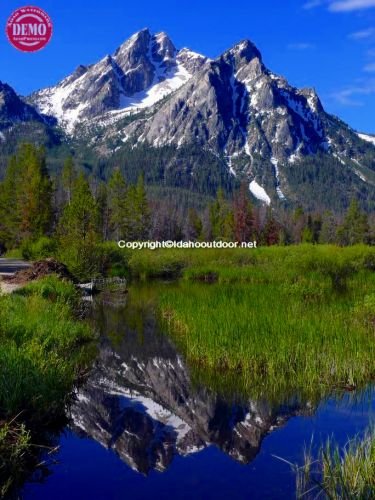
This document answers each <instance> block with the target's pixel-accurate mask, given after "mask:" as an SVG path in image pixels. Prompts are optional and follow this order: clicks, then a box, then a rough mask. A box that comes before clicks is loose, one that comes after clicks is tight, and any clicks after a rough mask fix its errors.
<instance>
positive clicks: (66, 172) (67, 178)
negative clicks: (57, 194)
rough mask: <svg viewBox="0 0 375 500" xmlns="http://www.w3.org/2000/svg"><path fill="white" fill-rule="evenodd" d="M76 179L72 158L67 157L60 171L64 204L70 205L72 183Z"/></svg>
mask: <svg viewBox="0 0 375 500" xmlns="http://www.w3.org/2000/svg"><path fill="white" fill-rule="evenodd" d="M76 178H77V173H76V170H75V166H74V162H73V157H72V156H68V157H67V158H66V160H65V162H64V166H63V169H62V184H63V188H64V192H65V198H66V202H67V203H68V204H70V202H71V200H72V191H73V185H74V181H75V180H76Z"/></svg>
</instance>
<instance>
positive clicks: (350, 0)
mask: <svg viewBox="0 0 375 500" xmlns="http://www.w3.org/2000/svg"><path fill="white" fill-rule="evenodd" d="M371 7H375V0H341V1H338V2H337V1H334V2H330V5H329V10H331V11H332V12H351V11H353V10H362V9H370V8H371Z"/></svg>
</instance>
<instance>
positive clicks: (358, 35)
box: [349, 28, 375, 40]
mask: <svg viewBox="0 0 375 500" xmlns="http://www.w3.org/2000/svg"><path fill="white" fill-rule="evenodd" d="M373 35H375V28H368V29H366V30H361V31H356V32H355V33H350V35H349V38H351V39H352V40H365V39H367V38H371V37H372V36H373Z"/></svg>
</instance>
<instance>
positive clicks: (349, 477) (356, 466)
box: [289, 427, 375, 500]
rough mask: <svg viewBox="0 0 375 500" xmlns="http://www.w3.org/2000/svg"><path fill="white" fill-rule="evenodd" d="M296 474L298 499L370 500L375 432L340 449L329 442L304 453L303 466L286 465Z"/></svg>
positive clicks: (373, 483)
mask: <svg viewBox="0 0 375 500" xmlns="http://www.w3.org/2000/svg"><path fill="white" fill-rule="evenodd" d="M289 465H291V467H292V469H293V470H294V472H295V474H296V492H297V498H300V499H302V498H304V499H315V498H329V499H333V500H352V499H354V498H358V499H361V500H370V499H373V498H374V495H375V428H374V427H371V428H370V429H368V430H367V431H366V432H365V434H364V436H360V435H357V436H355V437H354V438H352V439H350V440H349V441H348V442H347V443H346V445H345V446H344V447H343V448H340V447H339V446H338V445H337V444H335V443H334V441H333V440H332V439H328V440H327V442H326V443H325V444H324V445H323V446H321V447H320V449H319V451H318V453H317V456H316V457H315V456H314V453H313V443H311V444H310V446H309V447H308V448H306V450H305V454H304V464H303V465H302V466H299V465H297V464H289Z"/></svg>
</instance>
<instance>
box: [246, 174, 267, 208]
mask: <svg viewBox="0 0 375 500" xmlns="http://www.w3.org/2000/svg"><path fill="white" fill-rule="evenodd" d="M249 189H250V192H251V194H252V195H254V196H255V198H256V199H257V200H259V201H263V202H264V203H265V204H266V205H271V198H270V197H269V196H268V194H267V193H266V191H265V189H264V188H262V186H260V185H259V184H258V183H257V182H256V180H255V179H254V180H253V181H251V182H250V185H249Z"/></svg>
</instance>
